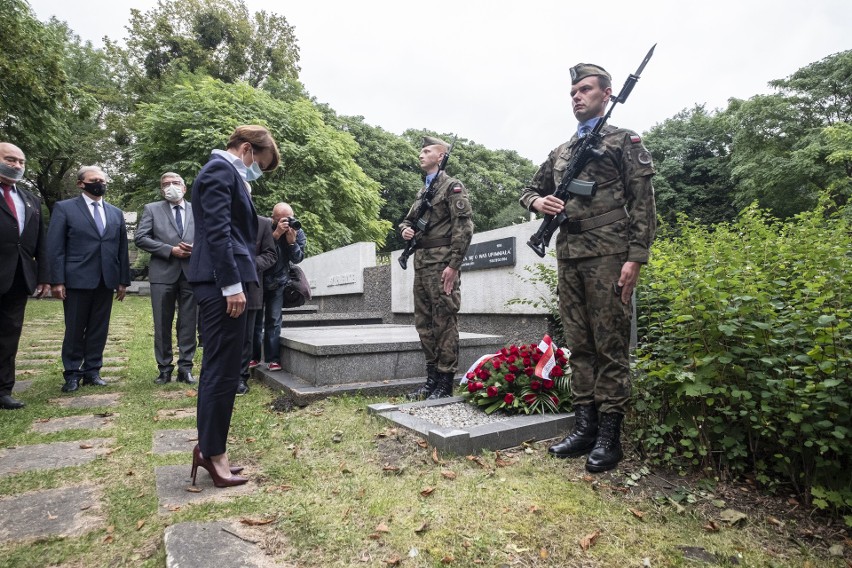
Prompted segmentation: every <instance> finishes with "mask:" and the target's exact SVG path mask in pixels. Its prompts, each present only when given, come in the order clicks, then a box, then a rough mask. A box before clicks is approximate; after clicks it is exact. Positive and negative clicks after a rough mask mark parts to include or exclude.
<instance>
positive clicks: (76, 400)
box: [48, 392, 121, 408]
mask: <svg viewBox="0 0 852 568" xmlns="http://www.w3.org/2000/svg"><path fill="white" fill-rule="evenodd" d="M119 399H121V393H117V392H113V393H105V394H87V395H83V396H75V397H72V398H68V397H64V398H53V399H51V400H49V401H48V402H50V403H51V404H55V405H56V406H61V407H62V408H98V407H100V406H118V401H119Z"/></svg>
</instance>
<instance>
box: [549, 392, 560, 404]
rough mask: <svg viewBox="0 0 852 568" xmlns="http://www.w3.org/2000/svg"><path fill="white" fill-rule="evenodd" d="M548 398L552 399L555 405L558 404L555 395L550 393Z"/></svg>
mask: <svg viewBox="0 0 852 568" xmlns="http://www.w3.org/2000/svg"><path fill="white" fill-rule="evenodd" d="M550 400H552V401H553V404H555V405H556V406H559V399H558V398H556V396H555V395H551V397H550Z"/></svg>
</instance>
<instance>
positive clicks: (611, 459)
mask: <svg viewBox="0 0 852 568" xmlns="http://www.w3.org/2000/svg"><path fill="white" fill-rule="evenodd" d="M622 420H624V415H623V414H616V413H615V412H608V413H606V414H601V422H600V426H599V427H598V440H597V442H596V443H595V447H594V449H593V450H592V451H591V453H590V454H589V457H588V458H587V459H586V471H591V472H592V473H600V472H602V471H609V470H611V469H612V468H614V467H615V466H617V465H618V462H620V461H621V458H623V457H624V452H623V451H622V449H621V422H622Z"/></svg>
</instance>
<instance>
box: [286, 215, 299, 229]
mask: <svg viewBox="0 0 852 568" xmlns="http://www.w3.org/2000/svg"><path fill="white" fill-rule="evenodd" d="M287 224H288V225H290V228H291V229H293V230H294V231H298V230H299V229H301V228H302V222H301V221H299V220H298V219H296V218H295V217H287Z"/></svg>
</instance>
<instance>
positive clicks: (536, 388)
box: [530, 379, 541, 391]
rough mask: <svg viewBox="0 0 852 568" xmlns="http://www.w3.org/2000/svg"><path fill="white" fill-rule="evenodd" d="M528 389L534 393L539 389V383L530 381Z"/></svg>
mask: <svg viewBox="0 0 852 568" xmlns="http://www.w3.org/2000/svg"><path fill="white" fill-rule="evenodd" d="M530 388H531V389H532V390H534V391H537V390H538V389H540V388H541V383H540V382H539V381H537V380H535V379H533V380H532V381H530Z"/></svg>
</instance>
